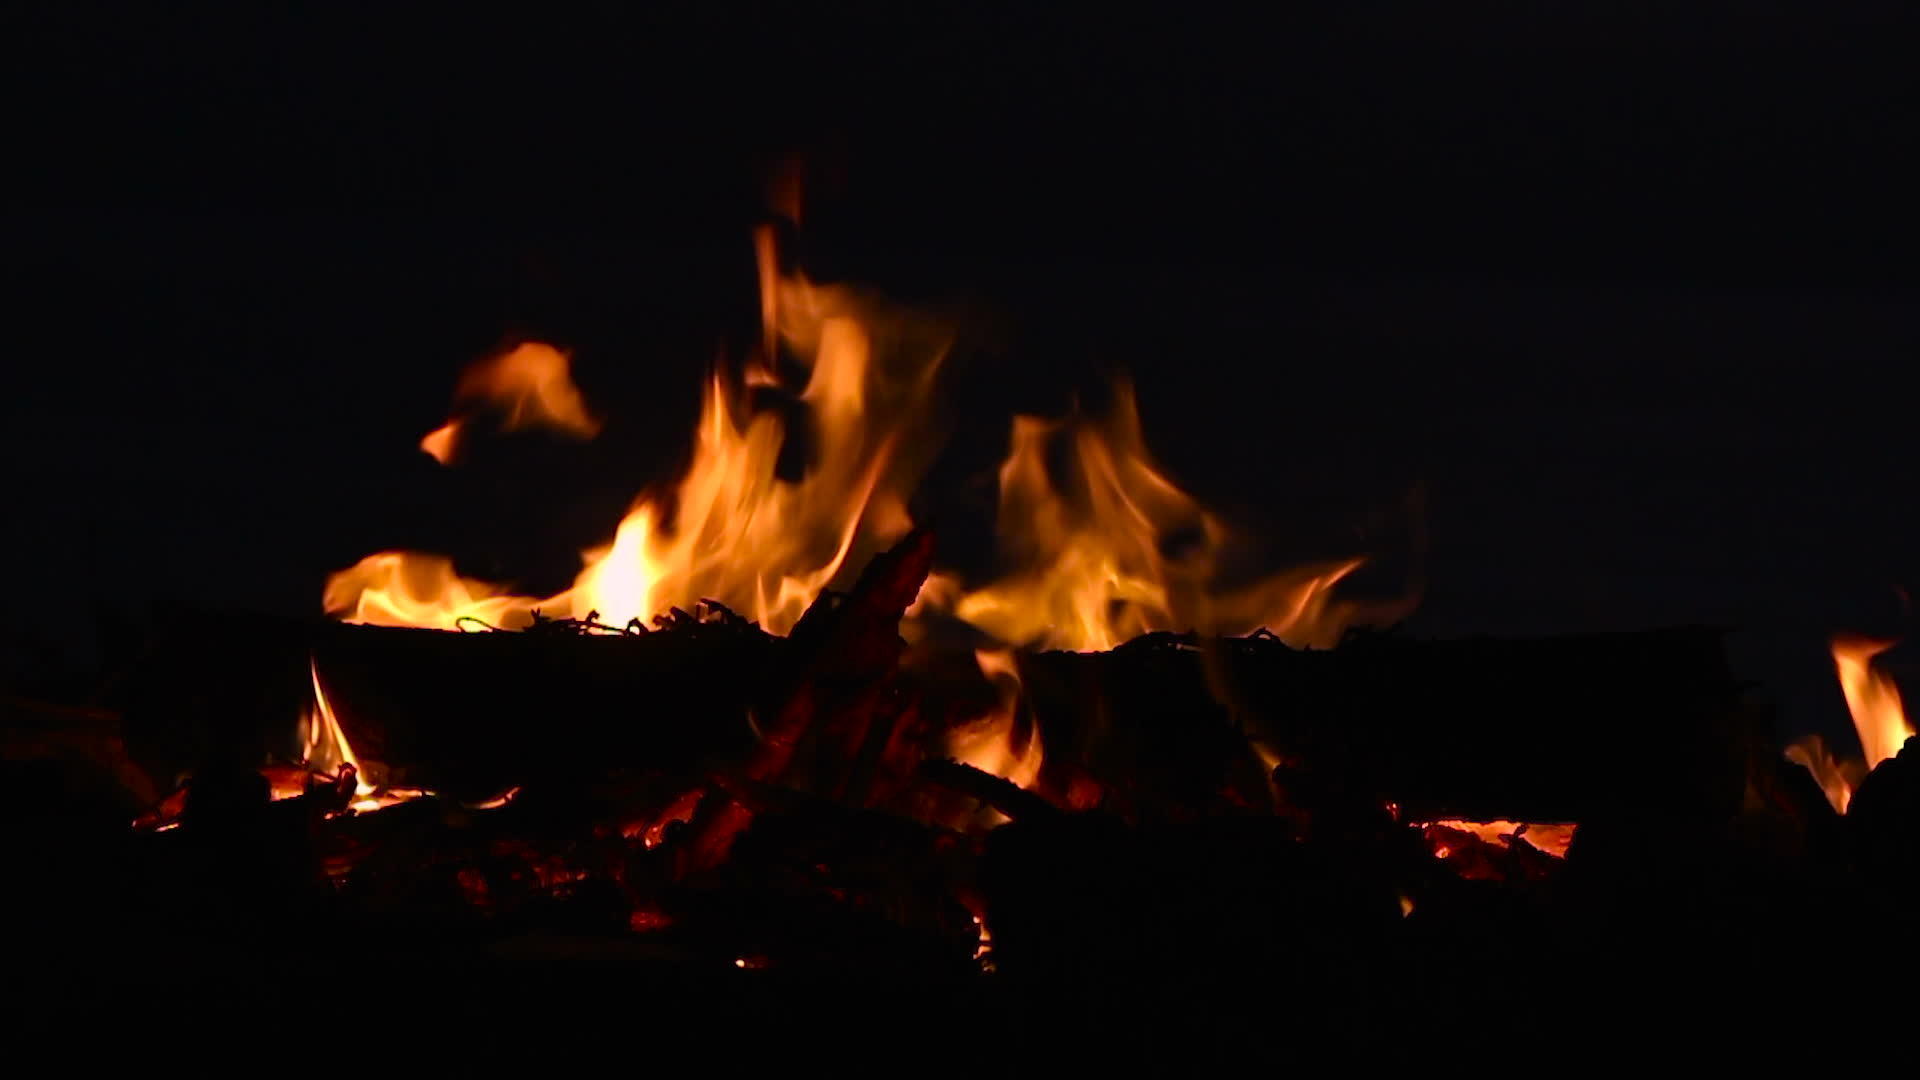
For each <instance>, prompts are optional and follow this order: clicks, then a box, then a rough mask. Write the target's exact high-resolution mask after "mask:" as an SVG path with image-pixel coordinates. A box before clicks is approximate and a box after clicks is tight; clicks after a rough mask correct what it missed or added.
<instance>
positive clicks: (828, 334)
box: [323, 230, 944, 633]
mask: <svg viewBox="0 0 1920 1080" xmlns="http://www.w3.org/2000/svg"><path fill="white" fill-rule="evenodd" d="M759 241H760V242H759V244H758V252H759V258H760V268H761V281H762V287H763V293H762V303H763V311H762V314H763V317H764V319H765V331H766V337H767V341H768V342H769V346H768V347H769V348H770V349H771V348H772V343H775V342H777V343H779V344H781V345H785V346H787V347H790V348H792V349H793V350H795V351H796V352H797V353H802V354H807V355H810V356H811V358H812V362H811V368H810V372H809V374H808V377H807V381H806V385H805V387H804V389H802V390H801V392H800V393H799V394H798V395H797V399H798V402H799V404H800V406H801V407H803V408H804V410H805V411H806V412H807V413H808V414H809V416H810V419H811V425H810V434H811V435H812V439H811V446H810V449H811V451H812V454H811V461H810V463H809V467H808V468H807V470H806V472H805V474H804V475H803V476H802V477H801V478H800V480H798V481H797V482H790V481H788V480H785V479H783V478H781V477H780V476H778V475H776V471H775V468H776V465H777V464H778V462H779V459H780V456H781V453H782V450H783V447H784V446H785V443H786V441H787V430H786V425H785V424H784V423H783V422H782V420H781V418H780V417H779V416H778V415H777V414H776V413H774V412H772V411H761V412H758V413H755V412H754V411H753V410H752V409H750V408H749V407H748V406H749V402H748V392H749V391H750V390H752V389H754V388H756V387H767V386H779V385H781V380H780V378H779V377H778V376H777V375H776V373H775V371H774V366H773V363H772V354H771V352H769V355H768V356H767V357H765V358H763V360H764V362H763V363H759V364H754V365H749V366H748V367H747V369H746V371H745V372H744V374H743V376H742V378H741V379H740V380H739V381H738V384H737V385H736V384H734V383H731V382H730V381H729V380H727V379H725V378H723V376H722V375H721V374H719V373H718V372H716V373H715V374H714V375H713V377H712V378H711V379H709V381H708V384H707V388H706V393H705V397H704V401H703V404H702V407H701V412H700V419H699V424H698V427H697V429H696V435H695V445H694V453H693V459H692V462H691V464H690V465H689V467H688V469H687V472H686V474H685V475H684V476H683V477H682V479H681V480H680V482H679V484H678V486H677V488H676V489H675V490H674V492H673V494H672V497H671V499H655V498H650V497H642V498H641V499H640V500H639V501H638V502H636V503H635V505H634V506H633V508H632V509H631V510H630V511H629V512H628V514H627V516H626V517H625V519H624V520H622V521H621V522H620V523H619V525H618V526H617V527H616V529H615V530H614V536H613V540H612V542H611V543H609V544H607V545H605V546H604V547H601V548H598V549H595V550H592V551H589V552H586V553H585V554H584V556H583V562H584V568H583V569H582V570H581V572H580V574H579V576H578V577H577V578H576V579H575V581H574V584H573V587H572V588H570V589H568V590H566V591H565V592H562V593H559V594H558V595H555V596H550V597H544V598H539V597H528V596H519V595H515V594H513V593H512V592H511V591H510V590H509V589H508V588H506V587H504V586H501V585H496V584H492V583H488V582H484V581H476V580H473V579H469V578H463V577H460V576H459V574H458V573H457V572H456V571H455V570H454V567H453V565H452V563H451V562H449V561H448V560H447V559H445V558H443V557H441V556H436V555H420V554H413V553H406V552H382V553H379V554H375V555H369V556H367V557H366V558H364V559H362V560H361V561H360V562H359V563H357V564H355V565H354V566H351V567H348V568H347V569H345V570H342V571H340V572H338V573H336V574H334V575H333V576H332V577H331V578H329V579H328V581H327V585H326V589H325V592H324V595H323V603H324V605H325V608H326V610H327V612H328V613H329V614H331V615H334V616H336V617H338V618H341V619H344V620H346V621H348V622H362V623H374V624H377V625H383V626H416V627H432V628H437V629H455V628H457V627H459V626H460V625H461V623H462V622H463V621H464V620H478V621H480V622H483V623H486V624H488V625H491V626H499V627H507V628H516V627H520V626H524V625H526V624H527V623H529V622H531V621H532V619H533V614H534V612H535V611H536V610H540V611H547V612H555V613H564V614H569V615H571V616H572V617H574V618H577V619H585V618H587V617H588V616H589V615H597V616H598V618H599V620H600V621H601V622H603V623H614V624H621V623H626V622H628V621H630V620H633V619H638V620H640V621H641V622H642V624H643V625H644V624H645V622H646V621H647V620H648V619H650V618H651V617H652V616H654V615H657V614H659V613H662V612H664V611H666V610H667V609H668V608H670V607H689V608H690V607H692V606H693V605H694V604H695V603H697V602H698V601H700V600H703V599H715V600H718V601H720V602H721V603H723V604H726V605H727V606H728V607H730V608H733V609H734V610H736V611H740V612H742V613H744V614H746V615H748V616H749V617H750V618H752V619H754V620H756V621H758V622H759V623H760V624H761V625H762V626H764V627H766V628H767V629H768V630H771V631H772V632H774V633H785V632H786V631H787V630H788V629H789V628H791V627H792V625H793V624H794V623H795V622H797V621H798V620H799V617H800V615H801V613H802V612H804V611H805V610H806V608H807V606H808V605H809V604H810V603H812V602H813V599H814V597H816V596H817V595H819V593H820V591H821V590H822V589H823V588H825V587H826V586H827V584H828V582H829V581H831V580H832V579H833V577H834V576H835V575H836V574H838V573H839V572H840V570H841V568H842V566H843V565H844V564H845V562H846V560H847V557H848V555H849V553H850V552H851V551H852V550H853V549H854V548H855V546H856V544H861V543H864V544H866V545H869V546H871V547H873V548H876V549H877V548H879V547H884V546H885V545H888V544H891V543H892V542H893V541H895V540H898V539H899V538H900V537H901V536H904V535H905V534H906V533H907V531H908V530H910V529H911V528H912V525H913V522H912V519H911V518H910V517H909V516H908V514H907V511H906V504H905V498H904V492H903V491H901V490H899V481H898V480H894V481H892V482H885V483H883V480H885V478H887V476H888V473H889V470H890V469H891V468H892V467H893V466H894V464H895V463H894V460H893V459H894V449H895V447H896V445H897V444H898V442H899V437H900V435H901V434H902V433H903V432H904V431H905V430H906V429H908V428H909V427H911V426H913V424H914V422H915V419H916V417H917V415H918V412H919V409H918V408H917V406H918V404H919V403H920V402H922V401H923V400H924V399H925V397H926V393H927V391H928V390H929V389H930V387H931V382H932V376H933V375H934V373H935V372H936V371H937V370H938V368H939V365H940V362H941V359H942V358H943V355H944V346H938V347H935V348H933V349H931V350H927V349H925V348H915V347H914V345H915V342H913V341H908V342H907V345H908V346H909V349H908V352H909V353H910V357H909V360H910V362H908V363H905V364H903V365H901V366H900V369H899V370H882V369H881V367H880V366H878V365H876V364H875V363H874V350H875V344H874V334H875V331H876V325H875V324H876V323H877V322H878V320H877V319H875V318H874V317H873V316H871V315H870V314H869V313H868V312H867V308H868V305H866V304H863V303H862V302H860V301H859V299H858V298H856V297H855V296H854V295H853V294H852V293H851V292H850V291H847V290H842V289H829V288H823V287H816V286H814V285H813V284H811V283H810V282H808V281H806V280H805V279H804V278H802V277H799V276H797V275H796V276H783V275H781V274H779V273H778V271H777V265H776V261H775V259H776V252H775V250H774V244H773V239H772V233H771V231H770V230H762V232H761V234H760V237H759ZM880 328H882V329H891V328H890V327H885V326H881V327H880ZM897 336H900V337H903V338H905V337H910V336H911V335H904V334H903V335H897ZM507 356H508V358H513V357H526V356H531V357H535V358H536V360H535V361H533V362H528V361H520V362H519V363H520V364H528V363H531V366H532V368H533V369H534V370H535V371H536V372H537V373H542V374H543V375H544V376H545V378H544V379H543V380H540V381H538V382H537V383H529V382H527V381H526V379H527V376H525V375H523V374H515V375H514V376H513V378H514V379H518V380H521V381H520V382H513V383H511V385H513V386H515V387H518V388H519V392H520V393H521V396H519V397H516V398H515V399H514V407H513V411H512V412H510V413H509V416H508V423H509V424H510V425H511V424H514V423H517V422H518V423H532V422H535V421H541V422H550V423H562V424H563V426H567V427H568V429H569V430H576V431H580V430H587V428H586V427H583V426H582V425H587V424H589V421H587V419H586V415H585V412H584V407H583V406H582V405H580V403H579V399H578V394H577V392H572V388H571V384H570V383H566V382H565V380H564V375H565V355H564V354H562V353H559V352H558V351H556V350H553V349H551V348H550V347H547V346H535V345H528V346H522V347H521V348H520V349H518V350H515V351H514V352H513V353H509V354H507ZM486 370H487V371H488V372H494V373H496V374H495V375H490V376H489V379H495V378H498V377H500V376H499V375H498V374H497V373H498V372H502V371H513V372H520V371H522V370H523V369H522V367H520V366H514V365H507V364H506V362H505V359H503V360H502V361H501V362H500V363H498V364H496V365H494V366H492V367H488V368H487V369H486ZM902 370H904V372H905V375H904V377H902V375H901V371H902ZM556 377H557V381H556ZM469 378H470V379H473V378H475V376H473V375H472V374H471V373H470V376H469ZM474 385H475V386H478V385H480V384H479V383H475V384H474ZM486 385H488V386H494V385H496V383H495V382H491V381H490V382H488V383H487V384H486ZM531 385H537V386H539V387H541V388H542V390H541V392H540V393H534V392H533V391H531V390H528V389H527V387H528V386H531ZM556 385H558V386H564V387H565V388H566V390H567V391H568V393H565V394H562V393H559V392H558V391H557V390H555V389H554V387H555V386H556ZM467 390H468V383H467V382H466V381H463V383H462V393H463V394H465V393H466V392H467ZM476 392H477V391H476ZM452 438H453V436H451V435H447V436H444V437H443V436H442V434H441V433H440V432H435V433H434V435H431V436H429V437H428V441H429V443H434V444H436V445H437V444H439V443H440V442H443V441H448V440H451V439H452ZM431 449H432V447H429V450H431ZM436 456H438V455H436Z"/></svg>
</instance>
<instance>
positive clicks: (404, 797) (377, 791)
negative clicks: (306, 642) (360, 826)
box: [304, 656, 517, 813]
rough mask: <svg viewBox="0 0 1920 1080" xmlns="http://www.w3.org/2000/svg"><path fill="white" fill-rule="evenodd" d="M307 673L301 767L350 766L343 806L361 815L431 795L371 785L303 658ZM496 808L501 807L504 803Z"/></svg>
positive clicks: (326, 770) (315, 672) (311, 664)
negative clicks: (309, 689) (348, 797)
mask: <svg viewBox="0 0 1920 1080" xmlns="http://www.w3.org/2000/svg"><path fill="white" fill-rule="evenodd" d="M307 673H308V675H309V676H310V677H311V679H312V683H313V703H312V705H310V706H309V707H308V709H307V715H306V717H305V723H304V727H305V730H306V733H307V745H306V760H305V762H304V764H305V765H306V767H307V768H308V769H309V770H311V771H313V772H316V773H322V774H329V775H330V774H333V773H337V772H339V771H340V769H341V768H342V767H344V766H351V767H352V768H353V773H354V784H353V795H354V798H353V801H352V802H350V803H348V804H347V806H348V808H349V809H352V810H356V811H360V812H362V813H365V812H367V811H370V810H384V809H385V808H387V807H389V806H393V805H394V804H396V803H403V802H408V801H410V800H413V799H419V798H424V797H427V796H430V795H432V794H433V792H431V791H426V790H424V789H421V788H409V787H385V786H383V785H380V784H375V783H374V782H373V779H372V777H371V776H370V775H369V773H368V771H367V769H366V767H365V766H364V765H362V764H361V762H360V759H359V757H358V756H356V755H355V754H354V752H353V747H352V745H350V744H349V743H348V742H347V732H346V729H345V728H343V727H341V725H340V718H339V715H338V714H336V713H335V712H334V708H333V703H332V702H331V701H329V700H328V699H327V689H326V687H325V686H323V685H321V682H320V665H319V663H318V662H317V661H316V660H314V658H313V657H311V656H309V657H308V658H307ZM516 790H517V789H516ZM510 797H511V796H509V798H510ZM500 805H503V806H504V805H505V802H502V803H501V804H500Z"/></svg>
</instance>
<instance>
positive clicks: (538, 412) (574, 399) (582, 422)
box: [420, 341, 600, 465]
mask: <svg viewBox="0 0 1920 1080" xmlns="http://www.w3.org/2000/svg"><path fill="white" fill-rule="evenodd" d="M568 366H569V361H568V357H567V354H566V353H564V352H561V351H560V350H559V349H556V348H554V347H553V346H551V345H544V344H541V343H540V342H537V341H529V342H526V343H525V344H523V345H520V346H518V347H517V348H514V349H510V350H508V351H507V352H504V353H501V354H499V355H497V356H491V357H488V358H487V359H485V360H482V361H480V362H479V363H477V364H475V365H473V366H472V367H470V368H468V369H467V372H466V374H464V375H462V376H461V377H460V385H459V386H458V387H457V388H456V389H455V391H454V406H455V412H456V415H455V416H454V417H453V419H450V420H448V421H447V422H446V423H445V424H442V425H441V426H440V427H438V428H435V429H434V430H433V431H432V432H429V433H428V435H427V437H426V438H424V439H421V440H420V449H422V450H425V451H426V452H427V453H429V454H431V455H433V459H434V460H435V461H438V462H439V463H440V464H442V465H448V464H451V463H452V461H453V455H454V453H455V451H456V450H457V449H458V446H459V441H460V434H461V431H462V430H463V429H464V427H465V425H466V421H465V420H464V419H463V418H462V417H461V416H460V415H458V413H459V412H460V411H461V408H462V407H463V406H469V407H470V406H473V405H478V404H482V403H485V404H490V405H492V406H494V407H495V408H497V409H499V410H500V411H501V414H502V416H501V422H500V423H501V427H502V428H503V429H504V430H507V431H517V430H519V429H522V428H529V427H546V428H551V429H553V430H556V431H564V432H567V433H569V434H572V435H576V436H579V437H581V438H589V439H590V438H592V437H593V436H595V435H597V434H599V433H600V421H599V420H596V419H594V418H593V417H591V416H589V415H587V405H586V401H585V400H584V399H583V398H582V397H581V396H580V391H579V390H578V389H577V388H575V387H574V385H573V378H572V375H571V373H570V372H569V371H568Z"/></svg>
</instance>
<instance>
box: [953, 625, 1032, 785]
mask: <svg viewBox="0 0 1920 1080" xmlns="http://www.w3.org/2000/svg"><path fill="white" fill-rule="evenodd" d="M973 659H974V662H975V663H977V664H979V665H980V674H982V675H985V676H986V677H987V680H988V681H989V682H991V683H993V684H994V685H995V686H996V687H997V688H998V689H999V692H1000V699H999V702H998V703H997V704H996V705H995V706H994V708H993V709H992V711H990V712H988V713H987V715H985V716H983V717H981V718H979V719H978V720H975V721H973V722H972V723H969V724H967V725H965V726H963V727H960V728H956V729H955V730H954V731H953V732H952V733H951V734H950V735H949V736H948V743H947V752H948V753H949V754H951V755H952V756H953V758H954V760H955V761H959V762H962V763H964V764H967V765H971V766H973V767H974V768H976V769H979V770H981V771H982V772H990V773H992V774H993V775H995V776H998V777H1000V778H1001V779H1003V780H1009V781H1012V782H1013V783H1015V784H1018V785H1019V786H1021V787H1023V788H1028V789H1031V788H1032V787H1033V786H1034V785H1035V784H1036V783H1038V782H1039V779H1040V763H1041V759H1042V752H1041V746H1040V729H1039V728H1038V727H1037V726H1035V725H1032V724H1029V725H1026V727H1025V730H1024V732H1023V731H1022V730H1021V725H1020V723H1019V718H1020V686H1021V683H1020V669H1019V666H1018V665H1017V664H1016V663H1015V662H1014V658H1013V650H1011V649H977V650H975V651H974V654H973ZM996 819H997V820H999V821H1004V820H1005V819H1004V818H1003V817H998V815H997V812H996Z"/></svg>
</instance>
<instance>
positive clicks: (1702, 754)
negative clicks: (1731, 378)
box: [1022, 628, 1748, 821]
mask: <svg viewBox="0 0 1920 1080" xmlns="http://www.w3.org/2000/svg"><path fill="white" fill-rule="evenodd" d="M1203 650H1204V651H1205V652H1206V653H1207V654H1208V655H1203ZM1022 671H1023V673H1024V674H1025V676H1026V680H1027V682H1026V692H1027V694H1028V695H1029V696H1030V699H1031V701H1032V705H1033V708H1034V711H1035V713H1036V714H1037V715H1038V717H1039V719H1040V725H1041V732H1042V734H1043V737H1044V739H1045V745H1046V752H1047V755H1048V758H1049V760H1050V761H1055V760H1058V759H1061V758H1067V759H1071V760H1072V761H1074V762H1076V763H1078V764H1079V765H1081V766H1084V767H1085V768H1086V769H1087V770H1088V771H1089V772H1090V773H1091V774H1092V775H1093V776H1095V777H1096V778H1097V779H1100V780H1102V781H1105V782H1108V783H1111V784H1114V785H1116V786H1121V787H1132V788H1135V789H1142V788H1144V789H1147V790H1151V791H1157V792H1159V793H1162V794H1163V795H1165V796H1167V797H1168V798H1171V799H1174V800H1187V801H1189V802H1191V803H1194V804H1198V805H1204V803H1205V799H1206V797H1207V793H1208V792H1209V790H1210V789H1211V788H1213V787H1217V786H1218V785H1221V784H1223V783H1225V782H1226V781H1227V777H1228V773H1229V763H1230V762H1232V761H1234V760H1235V755H1244V756H1246V757H1248V758H1250V757H1251V754H1250V752H1249V751H1247V750H1246V749H1245V745H1246V744H1245V739H1244V736H1245V735H1246V734H1257V735H1259V736H1260V737H1262V739H1264V740H1265V741H1266V742H1268V743H1269V744H1270V745H1273V746H1276V747H1279V748H1281V749H1282V750H1283V751H1284V752H1285V753H1286V755H1287V756H1288V757H1289V759H1293V760H1298V761H1299V762H1302V763H1304V767H1306V768H1308V769H1311V770H1313V771H1314V772H1316V773H1320V774H1333V775H1338V776H1341V777H1343V778H1345V782H1346V783H1349V784H1351V785H1354V786H1359V787H1363V788H1366V789H1370V790H1372V791H1374V792H1377V793H1379V794H1380V796H1381V797H1382V798H1387V799H1391V800H1393V801H1395V802H1398V803H1400V804H1401V806H1402V807H1403V808H1404V810H1405V813H1406V814H1407V815H1408V816H1409V817H1411V818H1414V819H1425V820H1430V819H1433V818H1443V817H1459V818H1472V819H1478V820H1488V819H1493V818H1501V817H1505V818H1514V819H1519V820H1532V821H1586V820H1590V819H1592V818H1594V817H1595V816H1596V815H1599V816H1615V817H1620V816H1631V817H1635V818H1646V819H1650V820H1658V819H1662V818H1666V819H1672V818H1674V817H1675V816H1676V815H1678V816H1679V817H1683V818H1696V817H1713V816H1715V815H1730V814H1732V813H1734V812H1736V811H1737V810H1738V808H1739V805H1740V797H1741V794H1742V792H1743V790H1744V784H1745V780H1746V765H1747V763H1746V762H1745V760H1744V758H1743V757H1742V754H1743V752H1744V751H1743V750H1742V748H1743V747H1744V746H1745V745H1747V742H1748V740H1747V739H1746V737H1745V733H1744V731H1743V724H1744V714H1743V713H1742V712H1741V710H1740V709H1739V707H1738V694H1737V691H1738V688H1737V686H1736V684H1735V683H1734V682H1733V680H1732V678H1731V676H1730V674H1729V672H1728V669H1727V666H1726V661H1725V658H1724V655H1723V652H1722V650H1721V634H1720V632H1718V631H1716V630H1711V629H1695V628H1681V629H1674V630H1660V631H1650V632H1644V633H1620V634H1591V635H1579V636H1567V637H1554V638H1540V639H1534V640H1494V639H1469V640H1459V641H1421V640H1414V639H1408V638H1403V637H1401V636H1399V635H1397V634H1376V635H1363V636H1356V637H1354V638H1351V639H1350V640H1349V641H1348V642H1347V643H1345V644H1343V645H1342V646H1341V647H1340V648H1337V649H1332V650H1295V649H1291V648H1289V647H1287V646H1286V645H1284V644H1282V643H1281V642H1279V641H1278V640H1274V639H1263V638H1239V639H1227V640H1214V641H1204V642H1202V641H1195V640H1193V639H1180V638H1172V637H1162V638H1160V639H1156V640H1150V641H1145V642H1143V643H1141V644H1140V645H1139V646H1135V647H1129V646H1123V647H1122V648H1121V649H1118V650H1115V651H1113V652H1110V653H1091V654H1080V653H1046V654H1042V655H1039V656H1033V657H1028V658H1026V659H1025V661H1024V662H1023V665H1022ZM1243 728H1244V729H1245V730H1244V731H1243V730H1242V729H1243Z"/></svg>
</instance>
